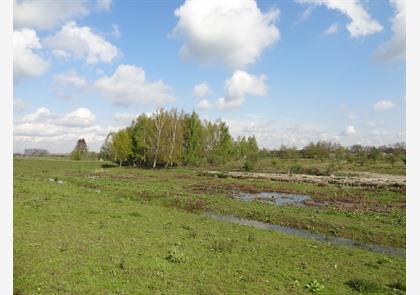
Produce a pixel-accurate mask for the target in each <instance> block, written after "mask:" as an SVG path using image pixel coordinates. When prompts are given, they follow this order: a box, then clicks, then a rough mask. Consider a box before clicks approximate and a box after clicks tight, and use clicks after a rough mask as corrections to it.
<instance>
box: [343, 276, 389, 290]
mask: <svg viewBox="0 0 420 295" xmlns="http://www.w3.org/2000/svg"><path fill="white" fill-rule="evenodd" d="M346 285H347V286H349V287H350V288H351V289H353V290H355V291H358V292H365V293H374V292H378V291H381V289H382V288H381V286H379V285H378V284H377V283H375V282H372V281H369V280H366V279H351V280H349V281H347V282H346Z"/></svg>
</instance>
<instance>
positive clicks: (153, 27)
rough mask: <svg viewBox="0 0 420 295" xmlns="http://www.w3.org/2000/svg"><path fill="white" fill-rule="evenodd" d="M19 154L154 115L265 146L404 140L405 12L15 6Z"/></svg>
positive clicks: (311, 5) (198, 5)
mask: <svg viewBox="0 0 420 295" xmlns="http://www.w3.org/2000/svg"><path fill="white" fill-rule="evenodd" d="M13 39H14V40H13V42H14V134H15V136H14V150H15V152H21V151H23V149H25V148H33V147H38V148H47V149H49V150H50V151H51V152H69V151H71V149H72V148H73V146H74V145H75V142H76V141H77V139H78V138H80V137H84V138H86V140H87V143H88V145H89V147H90V149H91V150H98V149H99V147H100V145H101V144H102V142H103V139H104V137H105V136H106V134H107V133H108V132H109V131H111V130H116V129H118V128H120V127H123V126H126V125H128V124H129V123H130V121H131V120H132V119H133V118H134V117H135V116H136V115H138V114H140V113H143V112H145V113H148V112H153V110H155V109H156V108H157V107H165V108H171V107H177V108H178V109H184V110H185V111H188V112H190V111H192V110H196V111H197V112H199V114H200V116H201V117H202V118H206V119H211V120H213V119H217V118H222V119H223V120H225V121H226V122H227V123H228V124H229V126H230V130H231V132H232V134H233V135H234V136H238V135H256V137H257V140H258V142H259V144H260V146H262V147H268V148H277V147H279V146H280V145H282V144H286V145H294V146H297V147H301V146H303V145H305V144H307V143H309V142H310V141H316V140H332V141H335V142H339V143H342V144H344V145H350V144H355V143H361V144H374V145H378V144H388V143H394V142H397V141H405V3H404V1H403V0H389V1H387V0H381V1H367V0H366V1H365V0H346V1H344V0H343V1H340V0H295V1H292V0H290V1H269V0H265V1H252V0H249V1H247V0H230V1H223V0H221V1H219V0H212V1H200V0H187V1H111V0H101V1H78V0H71V1H65V0H63V1H48V0H45V1H28V0H15V2H14V34H13Z"/></svg>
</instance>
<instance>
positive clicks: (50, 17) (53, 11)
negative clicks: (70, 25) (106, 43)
mask: <svg viewBox="0 0 420 295" xmlns="http://www.w3.org/2000/svg"><path fill="white" fill-rule="evenodd" d="M13 4H14V7H13V12H14V17H13V19H14V27H15V28H18V29H19V28H24V27H26V28H28V27H29V28H36V29H52V28H54V27H56V26H58V25H62V24H63V23H64V22H66V21H68V20H71V19H74V18H77V17H83V16H86V15H88V14H89V8H88V3H87V1H85V0H72V1H56V0H43V1H33V0H23V1H21V0H14V1H13Z"/></svg>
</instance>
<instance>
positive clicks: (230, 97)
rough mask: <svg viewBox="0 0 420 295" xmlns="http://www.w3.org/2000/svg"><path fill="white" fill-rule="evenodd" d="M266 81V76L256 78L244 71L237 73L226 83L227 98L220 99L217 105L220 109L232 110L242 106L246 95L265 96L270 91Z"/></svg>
mask: <svg viewBox="0 0 420 295" xmlns="http://www.w3.org/2000/svg"><path fill="white" fill-rule="evenodd" d="M266 79H267V77H266V76H265V75H264V74H262V75H259V76H255V75H251V74H248V73H247V72H244V71H235V72H234V73H233V75H232V77H230V78H229V79H228V80H226V81H225V90H226V96H225V97H221V98H219V99H218V100H217V102H216V105H217V106H218V107H219V108H220V109H232V108H235V107H238V106H240V105H242V103H243V102H244V101H245V96H246V95H253V96H264V95H265V94H266V93H267V91H268V87H267V85H266V84H265V80H266Z"/></svg>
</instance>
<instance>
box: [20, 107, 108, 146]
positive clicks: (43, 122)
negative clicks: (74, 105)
mask: <svg viewBox="0 0 420 295" xmlns="http://www.w3.org/2000/svg"><path fill="white" fill-rule="evenodd" d="M94 123H95V115H94V114H93V113H92V112H91V111H90V110H88V109H86V108H78V109H76V110H74V111H72V112H69V113H66V114H53V113H52V112H51V111H50V110H49V109H47V108H46V107H41V108H38V109H37V110H36V111H34V112H33V113H30V114H27V115H26V116H23V117H22V118H21V119H20V120H17V121H15V123H14V143H15V146H14V149H15V151H22V150H23V149H24V148H32V147H39V148H47V149H48V150H50V151H56V152H68V151H71V149H72V148H73V147H74V145H75V143H76V141H77V140H78V139H79V138H82V137H84V138H85V139H86V140H87V143H88V144H89V146H90V147H92V148H93V149H96V150H97V149H98V148H99V146H100V145H101V144H102V143H103V140H104V138H105V136H106V135H107V133H108V132H109V131H110V129H113V130H114V129H116V128H103V127H101V126H98V125H94Z"/></svg>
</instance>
